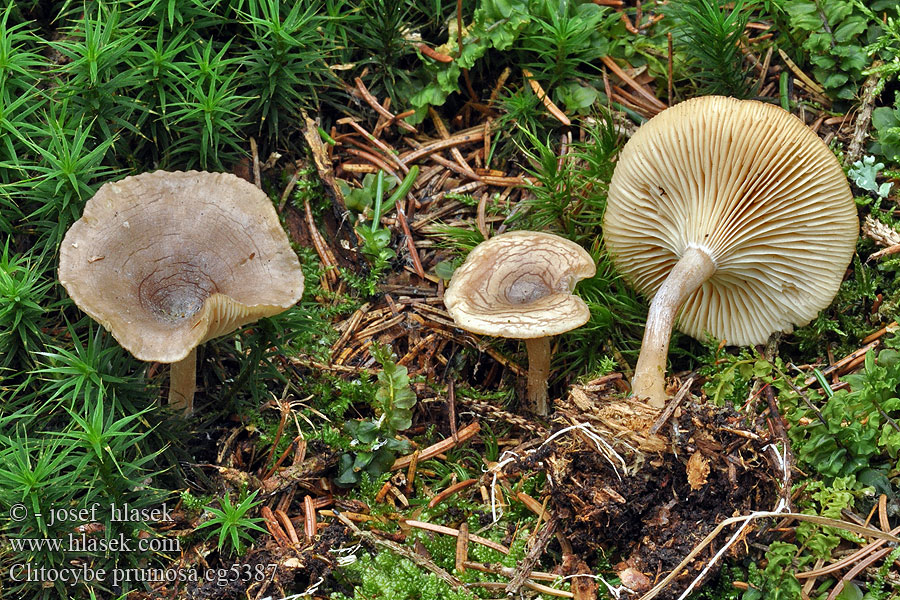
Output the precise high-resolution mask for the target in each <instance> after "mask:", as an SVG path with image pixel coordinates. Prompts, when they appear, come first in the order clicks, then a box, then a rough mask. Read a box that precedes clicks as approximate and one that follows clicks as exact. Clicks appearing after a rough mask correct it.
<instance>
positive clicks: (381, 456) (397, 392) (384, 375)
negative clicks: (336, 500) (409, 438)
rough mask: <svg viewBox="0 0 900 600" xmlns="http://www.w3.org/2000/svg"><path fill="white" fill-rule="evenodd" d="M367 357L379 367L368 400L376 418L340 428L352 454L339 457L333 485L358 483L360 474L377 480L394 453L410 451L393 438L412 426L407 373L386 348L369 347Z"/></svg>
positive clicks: (411, 395) (411, 397)
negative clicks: (349, 442)
mask: <svg viewBox="0 0 900 600" xmlns="http://www.w3.org/2000/svg"><path fill="white" fill-rule="evenodd" d="M371 353H372V356H373V357H374V358H375V360H377V361H378V362H379V364H381V372H379V373H378V388H377V391H376V392H375V397H374V398H373V399H372V404H373V407H374V408H375V411H376V413H377V414H378V418H377V419H367V420H361V421H356V420H355V421H347V422H346V423H345V424H344V431H345V433H347V434H348V435H349V436H350V437H351V438H353V442H351V444H350V445H351V447H353V448H354V451H353V452H352V453H349V452H348V453H346V454H344V455H342V456H341V462H340V465H339V467H338V469H339V471H340V474H339V475H338V477H337V479H336V480H335V481H336V482H337V483H338V484H340V485H343V486H351V485H354V484H356V483H358V482H359V479H360V474H361V473H363V472H365V473H366V474H367V475H368V476H369V477H370V478H372V479H377V478H378V477H379V476H380V475H381V474H382V473H385V472H387V471H388V469H390V467H391V465H392V464H393V463H394V459H395V458H396V456H397V454H398V453H400V452H407V451H408V450H409V447H410V446H409V443H408V442H406V441H402V440H398V439H397V438H396V437H395V436H396V434H397V432H398V431H403V430H404V429H409V427H410V426H411V425H412V408H413V406H415V404H416V395H415V394H414V393H413V392H412V390H411V389H410V387H409V374H408V371H407V369H406V367H403V366H400V365H398V364H397V363H395V362H394V359H393V357H392V355H391V352H390V350H389V349H387V348H384V347H381V346H378V345H373V346H372V348H371Z"/></svg>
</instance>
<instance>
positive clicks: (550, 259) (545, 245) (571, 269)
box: [444, 231, 596, 415]
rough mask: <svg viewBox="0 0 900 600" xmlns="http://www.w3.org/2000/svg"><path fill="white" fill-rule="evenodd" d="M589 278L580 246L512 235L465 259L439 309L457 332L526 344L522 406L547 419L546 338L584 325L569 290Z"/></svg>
mask: <svg viewBox="0 0 900 600" xmlns="http://www.w3.org/2000/svg"><path fill="white" fill-rule="evenodd" d="M594 273H596V266H595V265H594V259H593V258H591V255H590V254H588V252H587V251H586V250H585V249H584V248H582V247H581V246H579V245H578V244H576V243H574V242H570V241H569V240H567V239H564V238H561V237H559V236H557V235H553V234H550V233H539V232H534V231H512V232H509V233H503V234H500V235H497V236H494V237H493V238H491V239H490V240H488V241H486V242H482V243H480V244H478V246H476V247H475V249H473V250H472V252H470V253H469V256H468V257H467V258H466V261H465V262H464V263H463V264H462V265H461V266H460V267H459V268H458V269H456V271H455V272H454V273H453V277H452V278H451V279H450V284H449V285H448V286H447V290H446V292H444V305H446V307H447V310H448V311H449V312H450V315H451V316H452V317H453V320H454V321H455V322H456V324H457V325H458V326H459V327H461V328H462V329H465V330H467V331H471V332H473V333H480V334H484V335H492V336H499V337H505V338H513V339H524V340H525V348H526V350H527V352H528V406H529V409H530V410H531V412H533V413H535V414H538V415H546V414H547V412H548V402H547V377H548V376H549V374H550V336H554V335H557V334H560V333H564V332H566V331H569V330H571V329H575V328H576V327H580V326H582V325H584V324H585V323H586V322H587V320H588V318H589V317H590V311H589V310H588V307H587V305H586V304H585V303H584V300H582V299H581V298H579V297H578V296H574V295H572V290H574V289H575V284H576V283H577V282H578V281H580V280H581V279H584V278H586V277H593V276H594Z"/></svg>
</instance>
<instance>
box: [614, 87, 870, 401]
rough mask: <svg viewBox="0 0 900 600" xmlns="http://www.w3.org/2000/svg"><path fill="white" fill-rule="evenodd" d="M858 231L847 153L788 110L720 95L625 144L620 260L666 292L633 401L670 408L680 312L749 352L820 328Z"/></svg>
mask: <svg viewBox="0 0 900 600" xmlns="http://www.w3.org/2000/svg"><path fill="white" fill-rule="evenodd" d="M858 231H859V223H858V220H857V215H856V208H855V205H854V202H853V196H852V194H851V193H850V187H849V185H848V184H847V179H846V177H845V176H844V173H843V171H842V170H841V167H840V165H839V164H838V161H837V159H836V158H835V157H834V154H832V152H831V150H829V149H828V147H827V146H826V145H825V144H824V143H823V142H822V140H820V139H819V138H818V136H816V135H815V134H814V133H813V132H812V131H811V130H810V129H809V128H808V127H807V126H806V125H804V124H803V123H802V122H801V121H800V120H799V119H798V118H796V117H794V116H793V115H791V114H790V113H788V112H787V111H785V110H782V109H781V108H778V107H776V106H773V105H770V104H764V103H762V102H757V101H753V100H735V99H733V98H725V97H720V96H706V97H700V98H695V99H693V100H688V101H686V102H682V103H681V104H678V105H676V106H673V107H672V108H669V109H667V110H664V111H663V112H661V113H659V114H658V115H657V116H655V117H654V118H652V119H650V120H649V121H648V122H647V123H645V124H644V125H643V126H642V127H641V128H640V129H639V130H638V131H637V132H636V134H635V135H634V136H633V137H632V138H631V139H630V140H629V141H628V143H627V144H626V145H625V147H624V149H623V150H622V153H621V155H620V157H619V160H618V164H617V165H616V168H615V172H614V174H613V178H612V183H611V184H610V188H609V195H608V201H607V209H606V214H605V216H604V222H603V232H604V238H605V240H606V245H607V249H608V250H609V252H610V255H611V256H612V259H613V262H614V264H615V265H616V267H617V268H618V270H619V271H620V272H621V273H623V274H624V275H625V277H626V279H628V280H629V281H630V282H631V283H632V285H633V286H634V287H635V288H636V289H637V290H639V291H640V292H642V293H644V294H645V295H647V296H648V297H652V298H653V300H652V302H651V304H650V312H649V315H648V317H647V325H646V328H645V330H644V339H643V343H642V346H641V353H640V357H639V358H638V363H637V367H636V369H635V374H634V379H633V381H632V391H633V393H634V394H635V395H636V396H637V397H639V398H646V399H648V400H649V402H650V404H651V405H653V406H657V407H661V406H663V405H664V404H665V401H666V392H665V369H666V358H667V353H668V348H669V338H670V335H671V330H672V326H673V323H674V321H675V319H676V316H677V319H678V329H679V330H681V331H682V332H684V333H687V334H688V335H691V336H693V337H695V338H703V337H704V336H706V335H713V336H715V337H717V338H719V339H722V340H725V341H727V343H729V344H732V345H741V346H743V345H748V344H762V343H764V342H765V341H766V339H767V338H768V336H769V335H770V334H772V333H774V332H777V331H781V332H785V333H788V332H790V331H791V330H792V329H793V327H794V326H795V325H796V326H799V325H805V324H806V323H808V322H809V321H811V320H812V319H813V318H814V317H815V316H816V314H817V313H818V312H819V311H820V310H822V309H823V308H825V307H827V306H828V305H829V304H830V303H831V301H832V299H833V298H834V295H835V294H836V293H837V290H838V287H839V286H840V283H841V280H842V279H843V277H844V273H845V271H846V268H847V265H848V264H849V262H850V259H851V257H852V255H853V252H854V249H855V245H856V239H857V234H858Z"/></svg>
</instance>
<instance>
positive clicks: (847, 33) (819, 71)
mask: <svg viewBox="0 0 900 600" xmlns="http://www.w3.org/2000/svg"><path fill="white" fill-rule="evenodd" d="M867 5H868V6H867V7H866V6H862V3H857V2H847V1H846V0H786V1H785V2H784V12H785V14H786V15H788V17H789V30H790V31H792V32H799V34H800V35H801V36H803V37H804V38H805V39H803V40H802V49H803V50H804V51H805V53H806V54H807V55H808V56H809V61H810V62H811V63H812V74H813V76H814V77H815V79H816V80H817V81H818V82H819V83H821V84H822V86H823V87H824V88H825V92H826V93H827V94H829V95H830V96H832V97H834V98H838V99H841V100H852V99H854V98H855V97H856V94H857V90H858V88H859V84H860V83H861V82H862V81H863V79H864V78H865V74H864V71H865V69H866V68H867V67H868V66H869V64H870V63H871V60H872V59H871V58H870V56H869V53H868V52H867V48H866V47H864V46H865V45H866V43H867V41H868V40H875V39H877V38H879V37H880V36H881V35H882V33H883V26H882V22H881V19H882V15H887V16H890V17H891V18H896V17H897V16H900V14H898V12H897V10H898V6H897V3H896V2H895V1H894V0H875V1H874V2H870V3H867ZM876 15H877V16H876ZM873 17H874V18H873ZM869 49H870V50H871V51H872V53H873V54H874V53H876V52H877V53H879V57H880V58H881V59H883V60H890V59H891V58H892V57H893V56H895V55H896V54H897V52H898V50H900V48H898V47H893V48H885V47H882V48H875V47H873V48H869Z"/></svg>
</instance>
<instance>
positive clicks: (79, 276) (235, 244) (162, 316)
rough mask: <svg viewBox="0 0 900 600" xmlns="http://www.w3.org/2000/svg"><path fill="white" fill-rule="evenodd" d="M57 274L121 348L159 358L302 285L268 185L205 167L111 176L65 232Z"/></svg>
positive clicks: (280, 304) (278, 303) (296, 293)
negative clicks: (204, 169) (267, 191)
mask: <svg viewBox="0 0 900 600" xmlns="http://www.w3.org/2000/svg"><path fill="white" fill-rule="evenodd" d="M59 280H60V283H62V285H63V286H64V287H65V288H66V291H67V292H68V293H69V295H70V296H71V298H72V299H73V300H74V301H75V303H76V304H77V305H78V306H79V308H81V309H82V310H83V311H84V312H86V313H87V314H88V315H89V316H91V317H92V318H93V319H94V320H96V321H97V322H99V323H100V324H101V325H102V326H103V327H104V328H105V329H107V330H108V331H109V332H110V333H111V334H112V336H113V337H114V338H115V339H116V340H117V341H118V342H119V344H121V345H122V347H123V348H125V349H126V350H128V351H129V352H131V353H132V354H133V355H134V356H135V357H136V358H138V359H139V360H144V361H159V362H177V361H179V360H181V359H183V358H184V357H186V356H187V355H188V353H189V352H190V351H191V349H192V348H194V347H196V346H197V345H199V344H202V343H203V342H205V341H207V340H209V339H212V338H214V337H218V336H220V335H225V334H226V333H229V332H231V331H233V330H235V329H237V328H238V327H240V326H242V325H245V324H247V323H251V322H253V321H256V320H257V319H259V318H261V317H266V316H272V315H275V314H278V313H280V312H283V311H284V310H287V309H288V308H290V307H291V306H293V305H294V304H295V303H296V302H297V301H298V300H299V299H300V297H301V296H302V295H303V273H302V271H301V269H300V262H299V260H298V258H297V256H296V254H295V253H294V252H293V250H292V249H291V246H290V241H289V240H288V238H287V235H286V234H285V232H284V230H283V229H282V228H281V224H280V223H279V220H278V215H277V214H276V212H275V209H274V207H273V206H272V203H271V202H270V200H269V198H268V197H267V196H266V194H265V193H264V192H262V191H261V190H259V189H258V188H257V187H256V186H254V185H252V184H250V183H248V182H246V181H244V180H242V179H240V178H238V177H236V176H234V175H231V174H228V173H207V172H198V171H188V172H181V171H176V172H166V171H156V172H153V173H143V174H140V175H135V176H130V177H126V178H124V179H122V180H120V181H117V182H110V183H106V184H104V185H103V186H101V187H100V189H99V190H98V191H97V193H96V194H95V195H94V196H93V197H92V198H91V199H90V200H88V202H87V204H86V205H85V209H84V214H83V215H82V217H81V218H80V219H79V220H78V221H76V222H75V223H74V224H73V225H72V227H71V228H70V229H69V231H68V232H67V233H66V236H65V238H64V239H63V242H62V245H61V248H60V265H59ZM175 312H177V313H178V314H174V313H175Z"/></svg>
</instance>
